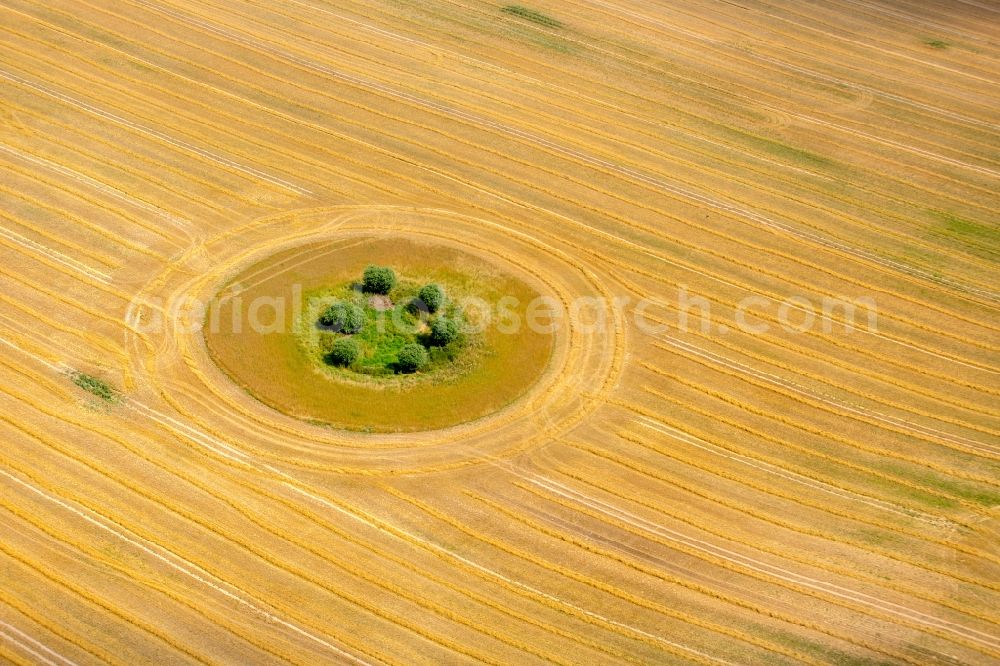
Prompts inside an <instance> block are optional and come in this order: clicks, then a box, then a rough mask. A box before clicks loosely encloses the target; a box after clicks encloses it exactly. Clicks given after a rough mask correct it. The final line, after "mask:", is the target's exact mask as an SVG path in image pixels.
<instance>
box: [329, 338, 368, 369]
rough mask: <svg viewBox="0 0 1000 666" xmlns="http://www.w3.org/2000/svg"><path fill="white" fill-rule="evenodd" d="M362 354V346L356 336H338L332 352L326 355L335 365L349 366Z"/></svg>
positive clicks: (331, 349)
mask: <svg viewBox="0 0 1000 666" xmlns="http://www.w3.org/2000/svg"><path fill="white" fill-rule="evenodd" d="M360 355H361V348H360V347H359V346H358V341H357V340H355V339H354V338H338V339H337V340H336V341H335V342H334V343H333V346H332V347H331V348H330V352H329V353H328V354H327V355H326V358H327V361H328V362H329V363H331V364H333V365H341V366H348V365H350V364H351V363H354V362H355V361H356V360H358V356H360Z"/></svg>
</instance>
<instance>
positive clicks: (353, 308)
mask: <svg viewBox="0 0 1000 666" xmlns="http://www.w3.org/2000/svg"><path fill="white" fill-rule="evenodd" d="M319 323H320V324H322V325H323V326H326V327H327V328H332V329H333V330H335V331H339V332H341V333H348V334H353V333H357V332H358V331H360V330H361V328H362V327H363V326H364V325H365V313H364V311H363V310H362V309H361V308H359V307H358V306H357V305H354V304H353V303H344V302H342V301H338V302H337V303H334V304H332V305H331V306H330V307H328V308H327V309H326V310H324V311H323V314H321V315H320V316H319Z"/></svg>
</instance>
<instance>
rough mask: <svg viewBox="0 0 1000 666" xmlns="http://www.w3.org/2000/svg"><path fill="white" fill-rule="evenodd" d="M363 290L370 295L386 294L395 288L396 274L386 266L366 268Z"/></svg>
mask: <svg viewBox="0 0 1000 666" xmlns="http://www.w3.org/2000/svg"><path fill="white" fill-rule="evenodd" d="M362 284H363V287H364V290H365V291H367V292H368V293H371V294H388V293H389V292H390V291H392V288H393V287H395V286H396V273H395V272H394V271H393V270H392V269H391V268H389V267H388V266H374V265H371V266H368V268H366V269H365V274H364V280H363V282H362Z"/></svg>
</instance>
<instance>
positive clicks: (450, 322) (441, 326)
mask: <svg viewBox="0 0 1000 666" xmlns="http://www.w3.org/2000/svg"><path fill="white" fill-rule="evenodd" d="M457 337H458V323H457V322H456V321H455V320H454V319H446V318H445V317H438V318H437V319H435V320H434V321H433V322H431V342H432V343H434V344H435V345H437V346H439V347H444V346H445V345H446V344H448V343H449V342H451V341H452V340H454V339H455V338H457Z"/></svg>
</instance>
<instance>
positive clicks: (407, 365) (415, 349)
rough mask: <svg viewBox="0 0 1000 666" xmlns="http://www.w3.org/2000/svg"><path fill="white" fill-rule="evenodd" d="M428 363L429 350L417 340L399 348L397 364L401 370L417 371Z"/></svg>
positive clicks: (407, 371)
mask: <svg viewBox="0 0 1000 666" xmlns="http://www.w3.org/2000/svg"><path fill="white" fill-rule="evenodd" d="M425 365H427V350H426V349H424V348H423V347H422V346H420V345H418V344H417V343H415V342H411V343H410V344H408V345H404V346H403V348H402V349H400V350H399V356H398V357H397V366H398V367H399V370H400V372H406V373H410V372H416V371H417V370H419V369H420V368H422V367H424V366H425Z"/></svg>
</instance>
